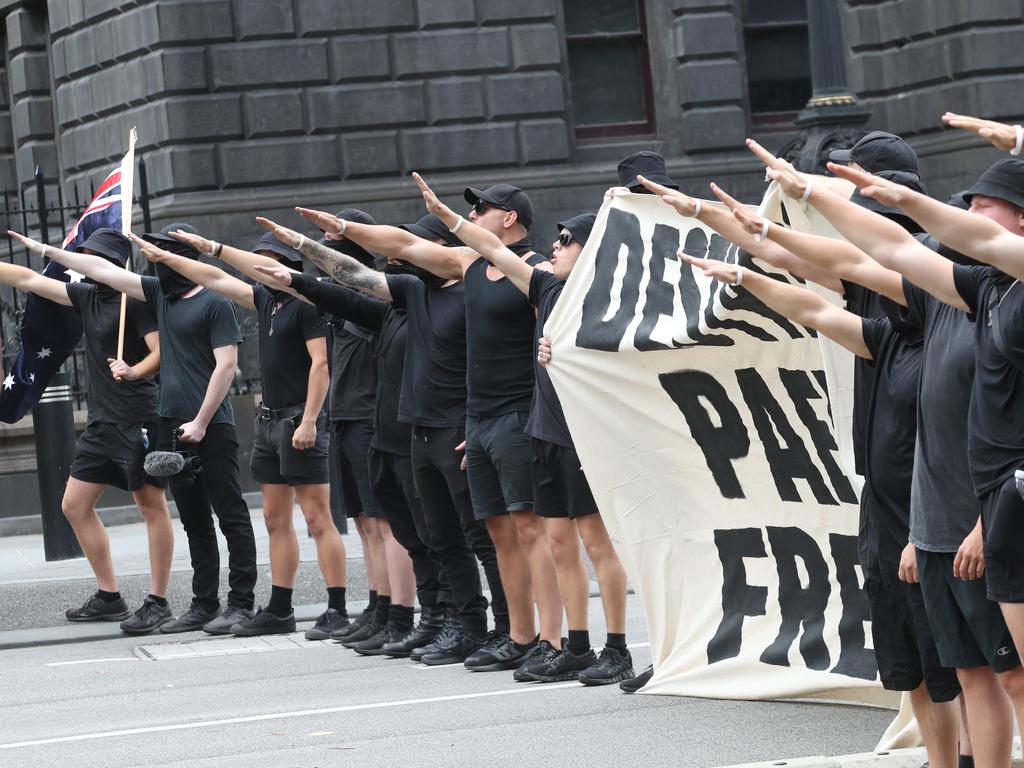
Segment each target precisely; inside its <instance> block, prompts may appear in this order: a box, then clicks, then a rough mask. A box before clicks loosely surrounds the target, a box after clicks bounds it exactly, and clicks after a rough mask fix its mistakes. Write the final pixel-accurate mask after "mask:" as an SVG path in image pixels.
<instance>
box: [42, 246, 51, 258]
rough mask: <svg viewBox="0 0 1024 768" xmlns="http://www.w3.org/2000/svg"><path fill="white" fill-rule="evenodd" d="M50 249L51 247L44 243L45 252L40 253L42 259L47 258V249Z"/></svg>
mask: <svg viewBox="0 0 1024 768" xmlns="http://www.w3.org/2000/svg"><path fill="white" fill-rule="evenodd" d="M49 247H50V246H48V245H47V244H46V243H43V250H42V251H40V252H39V256H40V258H43V259H45V258H46V249H47V248H49Z"/></svg>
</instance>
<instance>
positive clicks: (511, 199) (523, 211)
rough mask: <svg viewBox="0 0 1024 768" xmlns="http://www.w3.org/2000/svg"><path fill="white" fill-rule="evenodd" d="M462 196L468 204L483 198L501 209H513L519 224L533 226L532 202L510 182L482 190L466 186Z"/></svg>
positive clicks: (527, 226)
mask: <svg viewBox="0 0 1024 768" xmlns="http://www.w3.org/2000/svg"><path fill="white" fill-rule="evenodd" d="M462 196H463V197H464V198H466V202H467V203H469V204H470V205H476V204H477V202H478V201H480V200H483V201H484V202H485V203H488V204H489V205H494V206H497V207H498V208H501V209H503V210H506V211H515V212H516V218H517V219H518V220H519V223H520V224H522V225H523V226H524V227H526V228H527V229H529V228H530V227H531V226H533V203H531V202H530V198H529V196H528V195H527V194H526V193H525V192H523V190H521V189H520V188H519V187H514V186H512V185H511V184H493V185H491V186H489V187H488V188H487V189H484V190H480V189H475V188H473V187H466V191H465V192H464V193H463V195H462Z"/></svg>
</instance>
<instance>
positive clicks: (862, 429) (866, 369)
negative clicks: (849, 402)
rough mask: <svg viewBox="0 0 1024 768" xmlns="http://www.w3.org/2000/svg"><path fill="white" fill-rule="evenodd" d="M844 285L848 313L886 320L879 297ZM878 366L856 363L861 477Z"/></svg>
mask: <svg viewBox="0 0 1024 768" xmlns="http://www.w3.org/2000/svg"><path fill="white" fill-rule="evenodd" d="M842 283H843V298H844V299H845V300H846V309H847V310H848V311H850V312H852V313H853V314H855V315H857V316H858V317H865V318H875V319H879V318H883V317H885V314H884V313H883V312H882V305H881V301H880V299H879V296H878V294H877V293H875V292H874V291H872V290H869V289H868V288H865V287H864V286H862V285H857V284H856V283H850V282H847V281H846V280H843V281H842ZM875 370H876V368H875V366H874V365H872V364H871V363H870V362H869V361H867V360H864V359H863V358H860V357H858V358H856V359H855V360H854V361H853V463H854V469H856V470H857V474H858V475H863V474H864V472H865V469H864V467H865V460H866V455H867V428H868V407H869V406H868V404H869V402H870V400H871V393H872V392H874V389H875Z"/></svg>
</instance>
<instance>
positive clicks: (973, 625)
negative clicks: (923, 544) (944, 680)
mask: <svg viewBox="0 0 1024 768" xmlns="http://www.w3.org/2000/svg"><path fill="white" fill-rule="evenodd" d="M955 558H956V553H955V552H926V551H924V550H923V549H918V550H917V573H918V576H919V577H920V579H921V593H922V595H923V596H924V606H925V610H926V611H927V612H928V620H929V622H930V623H931V625H932V626H933V627H936V628H937V631H936V632H935V646H936V647H937V648H938V649H939V659H941V660H942V664H943V665H944V666H947V667H955V668H957V669H969V668H971V667H984V666H990V667H992V669H993V670H994V671H996V672H1007V671H1009V670H1011V669H1013V668H1014V667H1017V666H1018V665H1020V658H1019V657H1018V656H1017V650H1016V648H1014V645H1013V638H1012V637H1011V636H1010V630H1009V629H1007V627H1006V622H1005V621H1004V620H1003V614H1002V611H1000V610H999V605H998V604H996V603H994V602H992V601H991V600H989V599H988V596H987V595H986V594H985V579H974V580H973V581H964V580H963V579H958V578H956V577H955V576H954V575H953V560H954V559H955Z"/></svg>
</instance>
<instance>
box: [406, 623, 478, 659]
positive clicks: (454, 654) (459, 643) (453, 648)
mask: <svg viewBox="0 0 1024 768" xmlns="http://www.w3.org/2000/svg"><path fill="white" fill-rule="evenodd" d="M485 639H486V638H485V637H484V636H482V635H473V634H470V633H469V632H465V631H463V630H459V631H458V632H457V634H456V635H455V637H454V638H453V642H446V643H445V644H444V645H441V644H440V643H438V645H437V649H436V650H433V651H431V652H430V653H424V654H423V656H422V658H420V661H422V662H423V663H424V664H426V665H427V666H428V667H441V666H444V665H446V664H462V663H464V662H465V661H466V658H467V657H468V656H471V655H472V654H473V653H475V652H476V651H478V650H479V649H480V646H482V645H483V644H484V640H485Z"/></svg>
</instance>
